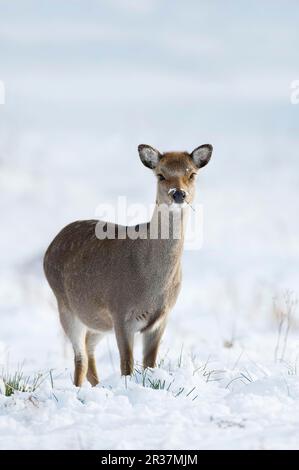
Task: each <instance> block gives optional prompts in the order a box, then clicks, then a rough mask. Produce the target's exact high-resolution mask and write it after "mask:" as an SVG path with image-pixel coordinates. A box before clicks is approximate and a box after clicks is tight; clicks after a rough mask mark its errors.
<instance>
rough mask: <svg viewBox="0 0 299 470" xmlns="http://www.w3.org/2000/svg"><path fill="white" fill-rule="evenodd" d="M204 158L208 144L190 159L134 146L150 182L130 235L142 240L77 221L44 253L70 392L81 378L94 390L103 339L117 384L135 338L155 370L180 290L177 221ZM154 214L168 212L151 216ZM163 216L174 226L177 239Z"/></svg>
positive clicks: (127, 370)
mask: <svg viewBox="0 0 299 470" xmlns="http://www.w3.org/2000/svg"><path fill="white" fill-rule="evenodd" d="M212 151H213V147H212V145H210V144H205V145H201V146H199V147H197V148H196V149H195V150H193V151H192V152H191V153H188V152H186V151H184V152H165V153H160V151H158V150H157V149H155V148H154V147H151V146H149V145H144V144H142V145H139V146H138V152H139V157H140V160H141V162H142V163H143V164H144V165H145V166H146V167H147V168H149V169H150V170H152V172H153V173H154V175H155V176H156V179H157V192H156V202H155V208H154V211H153V215H152V218H151V220H150V221H149V222H147V223H145V224H142V228H143V230H141V231H140V227H141V224H140V226H139V225H136V226H134V227H133V229H134V230H135V233H136V232H137V234H138V229H139V231H140V233H142V235H140V236H134V237H130V236H126V234H125V236H123V235H122V236H117V234H118V233H120V232H121V233H122V234H123V230H122V229H123V228H124V226H120V225H118V224H112V223H109V222H106V221H99V220H81V221H76V222H73V223H71V224H69V225H67V226H66V227H64V228H63V229H62V230H61V231H60V232H59V233H58V235H57V236H56V237H55V238H54V240H53V241H52V243H51V244H50V246H49V247H48V249H47V251H46V253H45V256H44V272H45V276H46V278H47V281H48V283H49V285H50V287H51V289H52V291H53V292H54V294H55V297H56V300H57V306H58V311H59V317H60V322H61V325H62V328H63V330H64V332H65V334H66V336H67V337H68V338H69V340H70V342H71V344H72V347H73V351H74V363H75V371H74V385H75V386H77V387H81V386H82V384H83V382H84V381H85V379H86V378H87V380H88V381H89V382H90V384H91V385H92V386H96V385H97V384H98V383H99V376H98V372H97V367H96V361H95V349H96V346H97V344H98V342H99V341H100V340H101V339H102V338H103V337H104V336H105V334H107V333H109V332H111V331H113V332H114V334H115V336H116V342H117V346H118V350H119V356H120V372H121V375H122V376H129V375H132V373H133V371H134V356H133V347H134V338H135V335H136V333H141V334H142V340H143V367H144V368H145V369H146V368H154V367H155V365H156V359H157V354H158V349H159V345H160V342H161V339H162V336H163V333H164V331H165V328H166V324H167V320H168V317H169V313H170V311H171V310H172V309H173V307H174V305H175V303H176V301H177V298H178V295H179V292H180V288H181V283H182V274H181V258H182V253H183V246H184V232H185V227H186V217H184V216H183V215H185V214H186V211H188V210H189V206H190V205H192V202H193V200H194V197H195V187H196V178H197V174H198V171H199V169H201V168H203V167H204V166H205V165H207V163H208V162H209V160H210V158H211V155H212ZM161 207H166V208H167V209H168V212H159V211H160V209H161ZM165 214H168V215H165ZM171 214H172V215H173V214H176V220H179V227H180V231H179V233H180V236H177V230H176V231H175V230H174V218H171V217H169V215H171ZM165 217H169V221H168V223H169V227H170V229H169V232H170V233H169V236H168V237H167V236H162V229H161V220H162V221H163V218H165ZM99 224H100V225H99ZM108 225H109V227H110V228H111V227H113V228H114V229H115V234H116V236H114V237H112V236H111V237H108V236H100V235H101V234H102V232H105V230H104V228H106V232H108V228H107V227H108ZM125 228H126V227H125ZM175 232H176V236H174V233H175ZM99 233H100V235H99ZM152 233H155V234H156V236H151V234H152Z"/></svg>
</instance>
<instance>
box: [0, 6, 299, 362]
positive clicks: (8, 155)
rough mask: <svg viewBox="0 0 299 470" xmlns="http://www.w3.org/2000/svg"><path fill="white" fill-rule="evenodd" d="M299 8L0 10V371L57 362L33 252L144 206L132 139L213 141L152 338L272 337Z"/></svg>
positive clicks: (37, 254)
mask: <svg viewBox="0 0 299 470" xmlns="http://www.w3.org/2000/svg"><path fill="white" fill-rule="evenodd" d="M298 13H299V4H298V2H297V1H295V0H293V1H292V0H285V1H263V2H260V1H258V0H253V1H251V2H246V1H245V0H244V1H243V0H241V1H238V2H236V1H229V0H228V1H226V2H225V3H224V2H222V1H220V0H219V1H212V2H206V1H195V0H194V1H192V0H190V1H187V2H180V1H176V0H171V1H170V0H165V1H163V2H161V1H160V2H159V1H157V0H123V1H117V0H109V1H108V0H107V1H105V0H102V1H95V0H94V1H92V0H87V1H86V0H85V1H83V0H74V1H72V2H60V1H58V0H52V1H38V2H37V1H34V0H27V1H26V2H24V1H21V0H14V1H11V2H6V1H0V80H2V81H3V82H4V84H5V91H6V96H5V98H6V102H5V104H4V105H1V106H0V188H1V198H0V206H1V231H0V250H1V264H0V363H1V364H3V363H5V361H7V358H8V357H9V360H10V361H11V362H14V363H19V362H22V361H25V362H26V364H28V365H29V367H31V368H37V367H61V361H62V350H63V346H62V344H63V341H62V333H61V329H60V325H59V324H58V318H57V313H56V311H55V302H54V300H53V297H52V295H51V293H50V289H49V288H48V286H47V284H46V282H45V280H44V276H43V272H42V263H41V260H42V256H43V253H44V251H45V249H46V248H47V246H48V244H49V243H50V241H51V240H52V238H53V237H54V236H55V235H56V233H57V232H58V230H60V229H61V228H62V227H63V226H64V225H66V224H67V223H69V222H71V221H74V220H76V219H84V218H93V217H94V214H95V210H96V207H97V206H98V204H99V203H102V202H105V203H107V202H111V203H112V204H116V202H117V198H118V196H120V195H121V196H127V198H128V201H129V202H138V203H144V204H151V203H153V202H154V195H155V181H154V178H153V176H152V174H151V172H150V171H147V170H146V169H145V168H144V167H143V166H142V164H141V163H140V161H139V158H138V154H137V146H138V144H140V143H147V144H150V145H153V146H155V147H157V148H158V149H160V150H161V151H166V150H189V151H191V150H193V148H195V147H196V146H198V145H201V144H203V143H211V144H213V146H214V155H213V158H212V160H211V163H210V164H209V165H208V166H207V167H206V168H205V169H204V170H203V171H202V172H201V176H200V177H199V180H198V194H197V202H200V203H202V204H203V207H204V221H203V223H204V226H203V230H204V244H203V247H202V249H201V250H200V251H196V252H186V253H185V255H184V282H183V289H182V292H181V296H180V299H179V302H178V304H177V306H176V307H175V309H174V312H173V314H172V316H171V320H170V325H169V329H168V330H167V333H166V336H165V344H166V345H167V344H168V343H169V339H170V337H171V338H172V343H171V344H172V347H174V345H176V344H177V345H179V344H181V343H182V342H184V344H190V345H191V346H196V345H197V346H198V345H199V344H202V345H206V344H207V343H206V341H207V335H209V338H210V339H211V338H212V339H211V341H210V343H208V349H211V350H212V348H213V345H214V344H215V345H219V344H230V342H231V343H233V342H234V341H235V340H237V341H239V342H241V343H242V342H243V343H245V342H246V341H249V340H250V336H251V333H252V331H253V330H254V331H260V332H261V334H263V337H265V335H266V334H268V333H269V332H270V333H271V332H272V333H273V331H274V329H275V328H276V327H275V325H274V322H273V318H272V316H273V315H272V301H273V297H274V296H276V295H279V294H280V292H282V291H283V290H284V289H286V288H288V289H291V290H293V291H294V292H298V280H299V274H298V261H299V239H298V229H299V220H298V209H299V207H298V205H299V203H298V191H299V189H298V188H299V160H298V143H299V132H298V130H299V119H298V118H299V105H297V106H296V105H292V104H291V101H290V95H291V89H290V86H291V82H292V81H293V80H296V79H298V78H299V69H298V43H299V41H298V39H299V37H298V36H299V33H298ZM272 328H273V330H272ZM178 332H179V334H178ZM212 332H213V333H212ZM111 341H113V339H111ZM269 341H271V339H269ZM255 347H256V348H257V349H258V348H259V347H262V346H261V345H260V344H259V342H258V341H257V342H256V345H255ZM264 347H265V346H264ZM114 350H115V348H114ZM114 352H115V354H116V356H115V357H117V352H116V350H115V351H114ZM99 354H105V345H104V346H103V347H102V349H101V352H100V353H99ZM66 364H68V365H69V364H71V363H70V360H69V359H67V362H66Z"/></svg>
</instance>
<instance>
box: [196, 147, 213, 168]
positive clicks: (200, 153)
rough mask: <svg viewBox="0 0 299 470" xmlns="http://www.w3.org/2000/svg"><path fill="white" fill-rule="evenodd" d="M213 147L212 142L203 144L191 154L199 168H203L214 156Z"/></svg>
mask: <svg viewBox="0 0 299 470" xmlns="http://www.w3.org/2000/svg"><path fill="white" fill-rule="evenodd" d="M212 152H213V147H212V145H210V144H205V145H201V146H200V147H197V148H196V149H195V150H193V152H192V153H191V154H190V156H191V158H192V160H193V161H194V163H195V165H196V166H197V168H202V167H203V166H205V165H206V164H207V163H209V161H210V158H211V156H212Z"/></svg>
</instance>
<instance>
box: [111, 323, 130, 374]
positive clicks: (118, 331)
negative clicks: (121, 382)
mask: <svg viewBox="0 0 299 470" xmlns="http://www.w3.org/2000/svg"><path fill="white" fill-rule="evenodd" d="M115 335H116V341H117V346H118V350H119V355H120V370H121V375H132V373H133V370H134V358H133V346H134V333H133V332H132V331H130V330H129V329H128V328H127V327H126V326H125V325H123V324H121V325H115Z"/></svg>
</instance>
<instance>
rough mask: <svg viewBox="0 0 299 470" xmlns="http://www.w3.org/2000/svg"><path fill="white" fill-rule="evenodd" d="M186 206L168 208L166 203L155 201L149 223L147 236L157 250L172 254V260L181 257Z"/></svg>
mask: <svg viewBox="0 0 299 470" xmlns="http://www.w3.org/2000/svg"><path fill="white" fill-rule="evenodd" d="M187 215H188V208H177V209H174V210H169V207H168V206H166V205H159V204H157V203H156V206H155V209H154V212H153V215H152V218H151V221H150V223H149V236H150V239H151V240H153V241H156V242H157V241H158V243H155V244H156V245H157V247H158V249H159V250H162V251H163V252H164V253H165V252H168V253H169V254H171V255H172V256H174V261H175V260H176V261H177V260H178V258H181V255H182V252H183V247H184V235H185V229H186V223H187Z"/></svg>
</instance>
